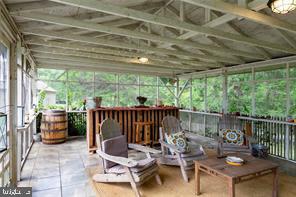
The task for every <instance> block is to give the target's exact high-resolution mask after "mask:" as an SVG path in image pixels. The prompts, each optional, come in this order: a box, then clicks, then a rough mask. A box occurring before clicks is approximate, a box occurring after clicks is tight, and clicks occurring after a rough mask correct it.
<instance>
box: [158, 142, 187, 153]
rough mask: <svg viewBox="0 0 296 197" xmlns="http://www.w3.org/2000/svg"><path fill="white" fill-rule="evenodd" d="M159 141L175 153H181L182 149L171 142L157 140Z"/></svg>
mask: <svg viewBox="0 0 296 197" xmlns="http://www.w3.org/2000/svg"><path fill="white" fill-rule="evenodd" d="M159 143H160V144H161V145H163V146H165V147H167V148H169V149H170V150H172V151H173V152H176V153H183V151H181V150H180V149H178V147H177V146H174V145H172V144H168V143H166V142H164V141H163V140H159Z"/></svg>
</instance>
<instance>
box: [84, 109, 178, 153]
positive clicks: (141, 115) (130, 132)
mask: <svg viewBox="0 0 296 197" xmlns="http://www.w3.org/2000/svg"><path fill="white" fill-rule="evenodd" d="M167 115H172V116H175V117H177V118H179V109H178V108H176V107H150V108H98V109H93V110H88V111H87V143H88V150H89V152H94V151H95V150H96V141H95V140H96V138H95V134H96V133H99V132H100V131H99V128H100V123H101V122H102V121H103V120H104V119H106V118H111V119H114V120H116V121H117V122H119V124H120V126H121V131H122V134H124V135H125V136H126V137H127V141H128V143H135V141H136V133H135V131H136V129H135V126H134V122H141V121H151V122H153V126H152V128H151V132H152V134H151V136H152V138H154V139H152V140H153V141H158V139H159V138H158V136H159V127H160V126H161V121H162V119H163V118H164V117H165V116H167Z"/></svg>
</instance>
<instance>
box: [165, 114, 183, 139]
mask: <svg viewBox="0 0 296 197" xmlns="http://www.w3.org/2000/svg"><path fill="white" fill-rule="evenodd" d="M162 128H163V131H164V133H167V134H168V135H169V134H172V133H177V132H179V131H182V128H181V123H180V120H178V119H177V118H176V117H175V116H166V117H164V118H163V120H162Z"/></svg>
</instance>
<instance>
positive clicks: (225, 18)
mask: <svg viewBox="0 0 296 197" xmlns="http://www.w3.org/2000/svg"><path fill="white" fill-rule="evenodd" d="M264 1H266V0H264ZM263 4H264V6H265V7H266V2H263V1H262V0H254V1H252V2H250V3H249V4H248V6H250V8H253V9H256V11H258V10H259V9H263V8H264V7H263V6H262V5H263ZM170 8H171V7H169V6H168V9H170ZM205 9H208V8H205ZM208 10H209V9H208ZM211 15H214V17H215V19H213V20H211V21H208V22H206V23H205V24H204V25H202V26H204V27H211V28H213V27H217V26H219V25H222V24H227V23H228V22H230V21H232V20H234V19H236V18H237V16H234V15H232V14H225V15H222V16H219V17H218V16H217V15H216V14H214V13H213V12H211ZM227 25H228V24H227ZM228 26H229V25H228ZM229 28H231V29H232V30H233V31H234V32H237V33H239V34H240V35H242V36H246V35H245V34H243V33H242V32H241V31H237V30H236V29H233V28H232V27H231V26H229ZM197 35H199V34H198V33H196V32H187V33H184V34H182V35H180V36H178V37H177V38H178V39H181V40H187V39H189V38H192V37H194V36H197ZM255 47H256V50H257V51H259V52H260V53H261V54H262V55H263V56H264V57H265V58H266V59H270V58H272V56H271V55H270V54H269V53H268V52H267V51H266V50H265V49H263V48H260V47H257V46H255Z"/></svg>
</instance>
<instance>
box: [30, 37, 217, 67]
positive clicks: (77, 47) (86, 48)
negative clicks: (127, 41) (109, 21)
mask: <svg viewBox="0 0 296 197" xmlns="http://www.w3.org/2000/svg"><path fill="white" fill-rule="evenodd" d="M26 43H27V44H29V45H37V46H45V47H56V48H61V49H70V50H76V51H84V52H92V53H103V54H111V55H117V56H125V57H133V58H134V57H147V58H149V59H152V60H158V61H169V62H175V63H182V64H189V65H191V66H195V67H206V68H207V67H209V68H211V67H212V68H215V67H219V66H222V65H218V64H216V63H203V62H199V61H194V60H186V59H180V58H174V57H165V56H157V55H151V54H146V53H140V52H131V51H123V50H114V49H106V48H98V47H91V46H83V45H81V44H77V43H62V42H56V41H44V40H41V39H29V40H26Z"/></svg>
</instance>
